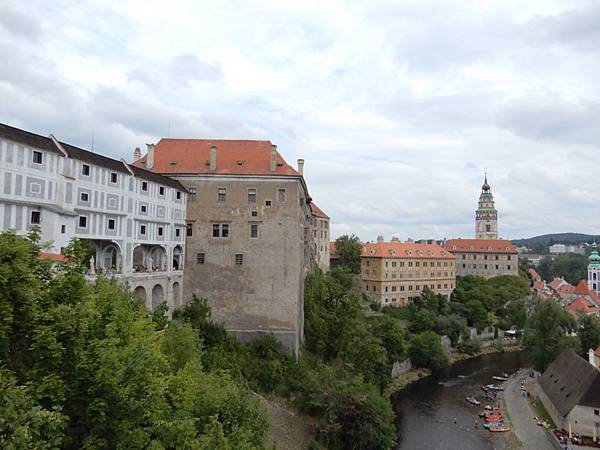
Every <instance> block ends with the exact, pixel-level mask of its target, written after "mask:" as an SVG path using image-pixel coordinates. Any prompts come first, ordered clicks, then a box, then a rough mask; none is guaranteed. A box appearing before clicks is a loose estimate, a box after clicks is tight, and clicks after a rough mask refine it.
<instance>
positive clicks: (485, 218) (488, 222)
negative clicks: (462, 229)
mask: <svg viewBox="0 0 600 450" xmlns="http://www.w3.org/2000/svg"><path fill="white" fill-rule="evenodd" d="M475 238H476V239H498V211H496V208H495V207H494V196H493V195H492V191H491V190H490V185H489V184H488V182H487V173H486V175H485V182H484V183H483V186H481V195H480V196H479V205H478V207H477V211H475Z"/></svg>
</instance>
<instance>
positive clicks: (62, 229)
mask: <svg viewBox="0 0 600 450" xmlns="http://www.w3.org/2000/svg"><path fill="white" fill-rule="evenodd" d="M66 232H67V226H66V225H61V226H60V234H65V233H66Z"/></svg>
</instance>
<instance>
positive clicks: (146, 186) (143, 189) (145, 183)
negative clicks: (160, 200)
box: [142, 181, 148, 192]
mask: <svg viewBox="0 0 600 450" xmlns="http://www.w3.org/2000/svg"><path fill="white" fill-rule="evenodd" d="M142 191H144V192H148V182H147V181H142Z"/></svg>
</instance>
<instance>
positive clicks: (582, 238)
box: [511, 233, 597, 246]
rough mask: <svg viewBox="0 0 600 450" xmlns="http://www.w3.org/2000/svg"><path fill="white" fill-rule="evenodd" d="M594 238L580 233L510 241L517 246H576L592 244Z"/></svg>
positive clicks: (556, 234)
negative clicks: (551, 244)
mask: <svg viewBox="0 0 600 450" xmlns="http://www.w3.org/2000/svg"><path fill="white" fill-rule="evenodd" d="M594 237H596V239H597V236H593V235H591V234H582V233H554V234H543V235H541V236H534V237H530V238H527V239H511V241H512V243H513V244H515V245H517V246H523V245H525V246H531V245H535V244H550V242H552V243H553V244H558V243H560V244H566V243H575V244H578V243H580V242H592V241H593V240H594Z"/></svg>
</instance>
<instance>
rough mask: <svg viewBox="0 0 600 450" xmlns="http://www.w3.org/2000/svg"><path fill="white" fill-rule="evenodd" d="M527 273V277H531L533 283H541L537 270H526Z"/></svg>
mask: <svg viewBox="0 0 600 450" xmlns="http://www.w3.org/2000/svg"><path fill="white" fill-rule="evenodd" d="M527 272H528V273H529V275H530V276H531V279H532V280H533V281H534V282H536V281H542V277H541V276H540V274H539V273H538V272H537V270H535V269H528V270H527Z"/></svg>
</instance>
